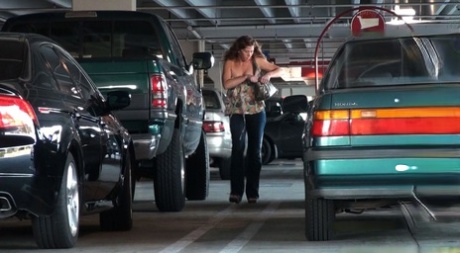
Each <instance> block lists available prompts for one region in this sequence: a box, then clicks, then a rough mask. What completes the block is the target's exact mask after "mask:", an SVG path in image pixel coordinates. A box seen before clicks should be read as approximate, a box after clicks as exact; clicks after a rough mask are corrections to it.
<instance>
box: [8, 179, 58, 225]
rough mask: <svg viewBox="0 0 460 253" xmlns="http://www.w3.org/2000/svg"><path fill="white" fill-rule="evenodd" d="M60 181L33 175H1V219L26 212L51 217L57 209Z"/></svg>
mask: <svg viewBox="0 0 460 253" xmlns="http://www.w3.org/2000/svg"><path fill="white" fill-rule="evenodd" d="M59 185H60V180H58V179H57V178H51V177H37V176H34V175H32V174H11V173H9V174H8V173H2V174H0V205H1V206H0V219H3V218H7V217H11V216H14V215H16V214H17V212H21V211H26V212H27V213H30V214H32V215H49V214H51V213H52V212H53V210H54V209H55V203H56V196H57V192H58V189H59Z"/></svg>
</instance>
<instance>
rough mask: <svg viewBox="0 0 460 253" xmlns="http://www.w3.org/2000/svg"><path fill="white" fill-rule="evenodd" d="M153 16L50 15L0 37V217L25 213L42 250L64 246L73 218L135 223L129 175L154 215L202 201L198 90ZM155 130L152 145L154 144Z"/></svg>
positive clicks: (11, 23)
mask: <svg viewBox="0 0 460 253" xmlns="http://www.w3.org/2000/svg"><path fill="white" fill-rule="evenodd" d="M212 64H213V59H212V55H211V54H210V53H206V52H201V53H196V54H194V58H193V60H192V62H191V63H189V64H187V63H186V62H185V57H184V56H183V54H182V50H181V48H180V46H179V43H178V41H177V39H176V37H175V36H174V34H173V32H172V30H171V28H170V27H169V26H168V25H167V24H166V22H165V21H164V20H162V19H161V18H159V17H158V16H156V15H152V14H146V13H141V12H129V11H126V12H125V11H97V12H53V13H39V14H30V15H23V16H17V17H12V18H10V19H8V20H7V22H6V23H5V24H4V26H3V27H2V33H0V219H6V218H10V217H17V218H19V219H31V220H32V224H33V232H34V237H35V240H36V242H37V245H38V246H39V247H40V248H70V247H73V246H74V244H75V242H76V240H77V237H78V230H79V217H80V215H83V214H90V213H96V212H97V213H99V214H100V225H101V228H102V229H104V230H129V229H131V227H132V199H133V194H134V190H135V179H138V178H139V177H151V178H153V181H154V194H155V203H156V205H157V207H158V209H159V210H160V211H181V210H182V209H183V207H184V204H185V200H186V199H187V200H204V199H206V197H207V195H208V189H209V152H208V148H207V142H206V139H205V133H204V131H203V116H204V105H203V104H202V101H203V99H202V96H203V95H202V93H201V87H199V86H198V84H197V82H196V80H195V77H194V74H193V71H194V70H199V69H207V68H210V67H211V66H212ZM160 138H161V141H160Z"/></svg>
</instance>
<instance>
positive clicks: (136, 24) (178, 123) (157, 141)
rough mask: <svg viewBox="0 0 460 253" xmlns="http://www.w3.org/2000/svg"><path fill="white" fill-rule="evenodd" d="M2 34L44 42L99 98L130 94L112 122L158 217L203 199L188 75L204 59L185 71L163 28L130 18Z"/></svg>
mask: <svg viewBox="0 0 460 253" xmlns="http://www.w3.org/2000/svg"><path fill="white" fill-rule="evenodd" d="M2 30H3V31H14V32H32V33H39V34H43V35H45V36H48V37H50V38H52V39H53V40H55V41H56V42H58V43H59V44H60V45H62V46H63V47H64V48H65V49H66V50H67V51H69V52H70V53H71V54H72V55H73V56H74V57H75V58H76V59H77V60H78V61H79V62H80V64H81V65H82V66H83V68H84V69H85V70H86V72H87V73H88V74H89V75H90V77H91V78H92V79H93V80H94V82H95V83H96V85H97V86H98V88H99V89H100V91H101V92H102V93H103V94H104V93H106V92H108V91H113V90H128V91H129V92H130V93H131V101H132V102H131V105H130V106H129V107H127V108H126V109H124V110H121V111H119V112H118V113H117V114H116V116H117V117H118V119H120V120H121V122H122V124H123V125H124V126H125V127H126V128H127V129H128V130H129V132H130V134H131V135H132V138H133V141H134V148H135V154H136V161H137V166H136V168H135V170H134V173H135V175H134V177H135V178H137V179H139V178H141V177H148V178H153V181H154V192H155V202H156V205H157V207H158V208H159V209H160V210H161V211H180V210H182V209H183V207H184V205H185V200H186V199H188V200H204V199H206V197H207V195H208V187H209V155H208V151H207V146H206V140H205V136H204V134H203V131H202V123H203V114H204V112H203V110H204V107H203V99H202V94H201V87H199V85H198V84H197V82H196V78H195V75H194V69H207V68H210V67H211V66H212V64H213V58H212V55H211V54H210V53H205V52H202V53H195V54H194V59H193V60H192V62H191V63H190V64H188V63H187V62H186V60H185V57H184V55H183V52H182V50H181V47H180V45H179V42H178V41H177V39H176V37H175V35H174V33H173V31H172V30H171V28H170V27H169V26H168V24H167V23H166V22H165V21H164V20H162V19H161V18H160V17H158V16H155V15H152V14H147V13H142V12H134V11H86V12H50V13H37V14H28V15H22V16H17V17H13V18H10V19H9V20H7V22H6V23H5V24H4V26H3V27H2ZM133 185H134V184H133ZM134 189H135V188H133V191H134Z"/></svg>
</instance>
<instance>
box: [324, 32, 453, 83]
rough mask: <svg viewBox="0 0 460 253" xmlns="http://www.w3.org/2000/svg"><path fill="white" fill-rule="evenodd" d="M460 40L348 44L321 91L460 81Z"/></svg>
mask: <svg viewBox="0 0 460 253" xmlns="http://www.w3.org/2000/svg"><path fill="white" fill-rule="evenodd" d="M459 62H460V36H458V35H438V36H427V37H407V38H392V39H389V38H387V39H378V40H360V41H350V42H348V43H345V44H344V46H343V47H342V48H341V49H339V51H338V53H337V56H336V57H335V58H334V59H333V61H332V62H331V65H330V68H329V71H328V72H327V74H326V75H325V77H324V78H323V80H322V83H321V85H322V88H323V89H325V90H330V89H348V88H359V87H370V86H372V87H375V86H388V85H414V84H417V85H418V84H427V83H451V82H457V83H458V82H459V81H460V68H458V67H457V66H458V63H459Z"/></svg>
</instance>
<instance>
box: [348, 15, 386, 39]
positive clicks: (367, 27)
mask: <svg viewBox="0 0 460 253" xmlns="http://www.w3.org/2000/svg"><path fill="white" fill-rule="evenodd" d="M384 31H385V19H384V18H383V16H382V14H380V13H379V12H377V11H375V10H362V11H359V12H358V13H356V14H355V16H353V19H352V20H351V33H352V34H353V36H355V37H359V36H361V35H362V34H363V33H382V34H383V32H384Z"/></svg>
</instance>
